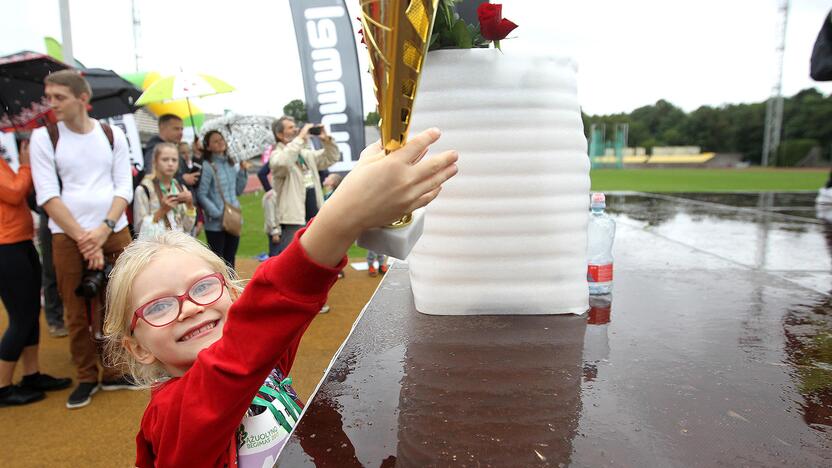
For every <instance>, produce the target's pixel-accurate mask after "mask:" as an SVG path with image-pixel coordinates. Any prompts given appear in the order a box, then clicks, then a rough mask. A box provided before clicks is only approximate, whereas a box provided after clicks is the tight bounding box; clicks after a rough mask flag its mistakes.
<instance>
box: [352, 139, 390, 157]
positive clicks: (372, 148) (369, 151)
mask: <svg viewBox="0 0 832 468" xmlns="http://www.w3.org/2000/svg"><path fill="white" fill-rule="evenodd" d="M383 152H384V148H382V147H381V140H376V141H374V142H373V143H372V144H370V145H369V146H367V147H366V148H364V150H362V151H361V155H360V156H359V158H358V159H359V160H362V159H364V158H365V157H369V156H375V155H377V154H378V153H383Z"/></svg>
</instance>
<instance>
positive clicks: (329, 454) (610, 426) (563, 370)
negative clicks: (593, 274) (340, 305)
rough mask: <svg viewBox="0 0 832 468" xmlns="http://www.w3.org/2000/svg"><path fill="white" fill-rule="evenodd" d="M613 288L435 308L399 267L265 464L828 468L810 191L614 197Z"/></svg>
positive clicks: (828, 282)
mask: <svg viewBox="0 0 832 468" xmlns="http://www.w3.org/2000/svg"><path fill="white" fill-rule="evenodd" d="M607 205H608V207H609V211H610V212H611V214H613V216H614V217H615V219H616V221H617V223H618V231H617V234H616V241H615V249H614V254H615V283H614V292H613V295H612V296H609V297H604V298H593V299H592V300H591V302H590V305H591V310H590V311H589V313H588V314H585V315H583V316H578V317H576V316H489V317H438V316H426V315H422V314H419V313H418V312H416V311H415V310H414V309H413V302H412V295H411V292H410V286H409V280H408V275H407V270H406V268H407V266H406V265H401V264H399V265H397V266H396V267H395V268H393V269H392V270H391V271H390V272H389V273H388V275H387V277H386V278H385V279H384V281H383V283H382V285H381V287H380V289H379V290H378V292H377V293H376V295H375V296H374V297H373V300H372V301H371V302H370V304H369V305H368V306H367V309H366V310H365V312H364V314H363V315H362V317H361V318H360V320H359V321H358V322H357V323H356V325H355V329H354V331H353V333H352V335H351V336H350V337H349V339H348V340H347V342H346V343H345V345H344V347H343V349H342V350H341V351H340V353H339V354H338V355H337V356H336V357H335V360H334V361H333V365H332V368H331V369H330V370H329V372H328V374H327V375H326V376H325V378H324V381H323V383H322V384H321V387H320V389H319V390H318V393H317V394H316V395H315V397H314V398H313V399H312V400H311V401H309V403H308V408H307V410H306V414H305V415H304V417H303V418H302V420H301V421H300V423H299V425H298V427H297V429H296V430H295V432H294V434H293V435H292V438H291V440H290V441H289V443H288V444H287V446H286V449H285V450H284V451H283V453H282V454H281V456H280V458H279V460H278V463H277V465H276V466H281V467H295V466H338V467H349V466H369V467H379V466H568V465H571V466H799V467H806V466H830V464H832V316H831V315H830V312H832V298H831V296H830V291H832V224H830V223H828V222H827V221H825V220H824V218H825V217H828V218H829V219H832V209H830V212H829V213H826V212H825V211H824V210H817V209H816V208H815V206H814V194H810V193H784V194H772V193H768V194H675V195H673V196H668V195H652V194H640V193H626V194H613V195H609V196H608V199H607Z"/></svg>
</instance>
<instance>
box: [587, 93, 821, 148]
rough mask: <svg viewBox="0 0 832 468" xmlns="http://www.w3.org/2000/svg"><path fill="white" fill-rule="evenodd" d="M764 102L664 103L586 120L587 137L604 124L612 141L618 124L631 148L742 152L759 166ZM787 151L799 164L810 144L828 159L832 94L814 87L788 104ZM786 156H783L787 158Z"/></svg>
mask: <svg viewBox="0 0 832 468" xmlns="http://www.w3.org/2000/svg"><path fill="white" fill-rule="evenodd" d="M765 116H766V102H765V101H764V102H757V103H750V104H724V105H721V106H717V107H712V106H702V107H700V108H698V109H696V110H695V111H693V112H691V113H685V112H684V111H683V110H681V109H679V108H678V107H676V106H674V105H673V104H672V103H670V102H668V101H666V100H664V99H660V100H658V101H656V103H655V104H652V105H649V106H643V107H639V108H638V109H635V110H633V111H632V112H630V113H628V114H627V113H621V114H608V115H585V114H582V116H581V118H582V120H583V122H584V129H585V132H588V129H589V127H590V126H591V125H592V124H605V125H606V126H607V133H606V137H607V140H608V141H612V140H613V139H614V138H615V134H614V131H613V129H614V128H615V124H616V123H627V124H629V126H630V128H629V141H628V144H629V145H630V146H643V147H645V148H648V149H649V148H652V147H653V146H667V145H693V146H699V147H701V148H702V150H703V151H714V152H732V153H742V154H743V155H744V157H745V159H746V160H747V161H750V162H755V163H759V161H760V159H761V155H762V147H763V133H764V131H765ZM781 140H782V141H783V142H784V143H785V142H788V146H789V148H786V149H784V150H781V154H783V155H784V156H783V159H784V161H783V162H786V163H788V162H795V160H799V159H800V158H802V156H798V154H799V153H801V152H803V153H805V151H804V149H805V147H806V146H808V145H809V143H810V141H813V142H815V143H816V145H817V146H819V147H820V148H821V151H822V153H821V154H822V156H824V157H827V158H828V157H829V155H830V149H832V95H831V96H824V95H823V94H822V93H820V92H819V91H818V90H816V89H814V88H810V89H804V90H802V91H800V92H799V93H797V94H795V95H794V96H791V97H788V98H785V99H784V103H783V134H782V136H781ZM784 152H785V153H788V154H785V153H784Z"/></svg>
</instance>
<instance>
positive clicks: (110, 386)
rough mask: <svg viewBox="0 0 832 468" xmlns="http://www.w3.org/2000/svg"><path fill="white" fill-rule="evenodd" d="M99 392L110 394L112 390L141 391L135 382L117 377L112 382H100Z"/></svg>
mask: <svg viewBox="0 0 832 468" xmlns="http://www.w3.org/2000/svg"><path fill="white" fill-rule="evenodd" d="M101 390H104V391H105V392H112V391H114V390H141V388H139V387H138V386H137V385H136V384H135V382H133V381H132V380H130V379H128V378H127V377H124V376H122V377H119V378H117V379H113V380H104V381H102V382H101Z"/></svg>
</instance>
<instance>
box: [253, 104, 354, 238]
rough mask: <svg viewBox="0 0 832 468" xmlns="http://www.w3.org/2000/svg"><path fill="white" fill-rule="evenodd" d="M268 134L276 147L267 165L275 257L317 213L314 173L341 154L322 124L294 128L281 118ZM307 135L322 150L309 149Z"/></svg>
mask: <svg viewBox="0 0 832 468" xmlns="http://www.w3.org/2000/svg"><path fill="white" fill-rule="evenodd" d="M272 132H273V133H274V137H275V139H276V140H277V144H276V145H275V147H274V148H273V149H272V154H271V157H270V158H269V166H270V167H271V169H272V178H273V180H274V191H275V194H276V196H277V220H276V222H277V223H279V224H280V234H279V236H280V238H279V244H278V247H277V253H278V254H279V253H280V252H283V250H284V249H286V247H288V246H289V244H290V243H291V242H292V239H293V238H294V237H295V233H296V232H298V230H300V228H302V227H303V226H305V225H306V223H307V222H309V220H310V219H312V218H313V217H314V216H315V215H316V214H318V210H319V209H321V205H323V203H324V196H323V189H322V188H321V179H320V177H319V176H318V171H320V170H322V169H326V168H328V167H329V166H331V165H333V164H335V163H336V162H337V161H338V160H339V159H340V158H341V153H340V151H339V150H338V146H336V145H335V142H334V141H332V138H331V137H330V136H329V135H327V133H326V129H324V127H323V126H322V125H312V124H306V125H304V126H303V128H298V127H297V125H296V124H295V120H294V119H293V118H291V117H287V116H283V117H281V118H279V119H278V120H277V121H276V122H275V123H274V124H273V125H272ZM309 135H319V136H320V139H321V143H322V144H323V148H321V149H319V150H313V149H311V148H310V147H309Z"/></svg>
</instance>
